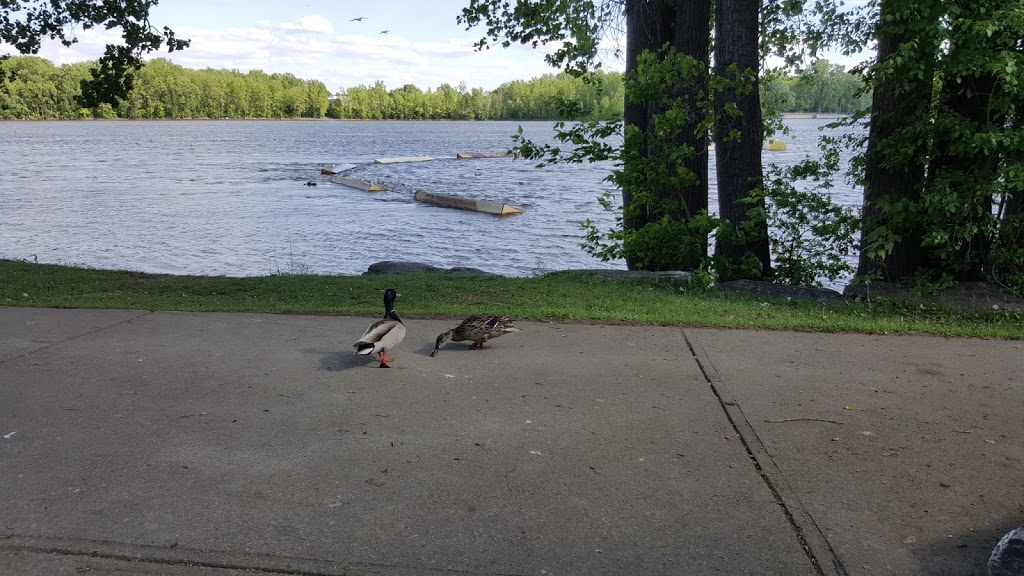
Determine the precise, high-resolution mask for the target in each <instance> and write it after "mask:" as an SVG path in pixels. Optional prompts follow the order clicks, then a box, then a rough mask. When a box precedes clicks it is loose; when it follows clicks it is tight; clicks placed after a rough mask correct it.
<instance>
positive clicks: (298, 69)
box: [0, 16, 556, 92]
mask: <svg viewBox="0 0 1024 576" xmlns="http://www.w3.org/2000/svg"><path fill="white" fill-rule="evenodd" d="M333 30H334V27H333V25H332V23H331V22H330V21H329V20H328V19H327V18H324V17H322V16H305V17H303V18H300V19H298V20H296V21H289V22H277V23H274V22H271V21H268V20H263V21H260V22H258V23H256V24H254V25H252V26H246V27H232V28H226V29H220V30H211V29H207V28H201V27H195V26H177V27H175V32H176V33H177V35H178V37H179V38H188V39H190V40H191V45H190V46H189V48H187V49H185V50H182V51H177V52H173V53H167V52H166V51H162V52H159V53H152V54H150V55H148V56H147V57H148V58H167V59H168V60H171V61H172V62H174V63H176V64H178V65H181V66H184V67H186V68H194V69H203V68H223V69H234V70H239V71H241V72H248V71H250V70H262V71H264V72H267V73H275V72H277V73H291V74H294V75H295V76H297V77H299V78H304V79H316V80H321V81H322V82H324V84H325V85H326V86H327V88H328V90H330V91H331V92H336V91H339V90H342V89H344V88H348V87H352V86H357V85H372V84H373V83H374V82H376V81H377V80H381V81H383V82H384V83H385V84H386V85H387V86H388V88H398V87H401V86H403V85H405V84H414V85H416V86H417V87H419V88H421V89H423V90H427V89H436V88H437V87H438V86H440V85H441V84H444V83H447V84H451V85H453V86H455V85H458V84H459V83H460V82H465V83H466V84H467V86H469V87H470V88H478V87H479V88H484V89H486V90H492V89H494V88H496V87H497V86H498V85H500V84H502V83H505V82H509V81H512V80H528V79H530V78H534V77H536V76H540V75H541V74H545V73H552V72H556V70H554V69H552V68H550V67H548V66H547V65H546V64H545V63H544V53H545V52H544V51H542V50H534V49H531V48H528V47H524V46H519V45H514V46H511V47H509V48H508V49H501V48H494V49H491V50H486V51H483V52H478V51H476V50H475V49H474V48H473V41H474V40H473V38H471V37H469V35H464V36H463V37H462V38H458V37H454V36H455V34H454V33H453V34H452V36H453V37H449V38H429V39H423V40H417V39H413V38H409V37H406V36H404V35H402V34H401V33H398V32H392V33H390V34H383V35H382V34H379V33H378V30H377V29H376V27H374V28H371V30H372V32H369V33H367V34H342V35H336V34H334V32H333ZM78 37H79V43H78V44H75V45H74V46H72V47H71V48H64V47H62V46H60V44H59V43H55V42H49V43H46V44H44V47H43V50H42V51H41V52H40V56H42V57H44V58H48V59H49V60H51V61H53V62H54V63H55V64H58V65H59V64H66V63H71V62H81V61H84V60H92V59H96V58H98V57H99V56H100V55H102V53H103V48H104V46H105V45H106V44H107V43H118V42H120V40H121V39H120V35H119V32H118V31H117V30H113V31H111V30H97V29H91V30H85V31H81V32H79V34H78ZM2 51H3V50H0V52H2ZM6 51H13V50H6Z"/></svg>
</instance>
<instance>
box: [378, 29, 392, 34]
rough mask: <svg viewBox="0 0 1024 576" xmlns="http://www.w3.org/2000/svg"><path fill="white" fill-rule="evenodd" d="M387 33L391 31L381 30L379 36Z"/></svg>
mask: <svg viewBox="0 0 1024 576" xmlns="http://www.w3.org/2000/svg"><path fill="white" fill-rule="evenodd" d="M388 32H391V30H381V31H380V33H381V34H387V33H388Z"/></svg>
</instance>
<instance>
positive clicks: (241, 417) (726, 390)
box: [0, 307, 1024, 576]
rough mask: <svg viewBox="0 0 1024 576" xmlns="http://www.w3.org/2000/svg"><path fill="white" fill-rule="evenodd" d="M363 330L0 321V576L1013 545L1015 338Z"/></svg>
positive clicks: (930, 555) (801, 555) (966, 559)
mask: <svg viewBox="0 0 1024 576" xmlns="http://www.w3.org/2000/svg"><path fill="white" fill-rule="evenodd" d="M399 312H400V311H399ZM371 320H372V319H370V318H351V317H330V316H283V315H257V314H212V313H175V312H139V311H90V310H51V309H30V308H4V307H0V574H65V573H66V574H78V573H82V572H90V573H96V574H170V575H178V574H189V575H191V574H199V575H218V576H220V575H230V574H243V573H246V574H251V573H267V574H308V575H321V574H380V575H385V576H405V575H412V574H488V575H493V574H502V575H513V574H514V575H527V574H551V575H559V574H757V575H772V574H779V575H790V574H793V575H803V574H808V575H814V574H829V575H835V574H857V575H861V574H863V575H871V574H942V575H971V574H978V575H981V574H983V573H984V564H985V561H986V559H987V557H988V553H989V550H990V549H991V547H992V546H993V545H994V544H995V542H996V541H997V540H998V539H999V537H1000V536H1001V535H1002V534H1003V533H1005V532H1006V531H1007V530H1009V529H1011V528H1013V527H1016V526H1018V525H1020V524H1021V523H1022V522H1024V490H1022V489H1021V487H1022V482H1021V479H1022V478H1024V426H1021V418H1020V413H1021V407H1022V406H1024V379H1022V374H1024V350H1022V348H1021V342H1019V341H1017V342H1012V341H985V340H970V339H956V340H954V339H943V338H931V337H895V336H865V335H819V334H799V333H782V332H755V331H740V330H728V331H724V330H709V329H691V328H678V327H651V326H600V325H573V324H549V323H531V322H517V323H516V325H517V326H519V327H520V328H522V329H523V332H522V333H519V334H510V335H507V336H503V337H501V338H499V339H497V340H494V341H491V342H490V343H488V345H487V346H486V347H485V349H484V350H480V351H475V350H469V349H468V348H467V346H466V345H465V344H462V343H452V344H449V346H448V347H446V348H445V349H443V350H442V351H441V352H440V353H439V354H438V355H437V357H435V358H430V357H429V353H430V351H431V350H432V348H433V340H434V337H436V336H437V334H439V333H440V332H442V331H443V330H444V329H446V328H449V327H451V326H453V325H454V324H455V323H457V322H454V321H451V320H406V325H407V327H408V336H407V337H406V340H405V342H403V344H402V345H401V346H400V347H399V348H397V349H396V350H395V352H394V355H395V356H396V361H395V363H394V366H395V367H394V368H392V369H390V370H385V369H379V368H376V363H375V362H373V361H372V360H370V359H367V358H366V357H362V356H356V355H354V354H352V353H351V343H352V342H353V341H355V340H356V339H357V338H358V336H359V335H360V334H361V333H362V330H363V329H364V328H365V327H366V325H367V324H368V323H369V322H370V321H371Z"/></svg>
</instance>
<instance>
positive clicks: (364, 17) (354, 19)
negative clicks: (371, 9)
mask: <svg viewBox="0 0 1024 576" xmlns="http://www.w3.org/2000/svg"><path fill="white" fill-rule="evenodd" d="M363 20H366V16H360V17H359V18H353V19H351V20H349V22H362V21H363Z"/></svg>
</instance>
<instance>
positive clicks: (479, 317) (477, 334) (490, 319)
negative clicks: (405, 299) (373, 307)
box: [353, 288, 519, 368]
mask: <svg viewBox="0 0 1024 576" xmlns="http://www.w3.org/2000/svg"><path fill="white" fill-rule="evenodd" d="M397 296H398V293H397V292H395V289H394V288H388V289H387V290H385V291H384V319H382V320H378V321H376V322H374V323H373V324H370V326H369V327H368V328H367V329H366V332H363V335H362V336H361V337H360V338H359V341H358V342H356V343H355V344H353V347H354V348H355V349H356V354H363V355H367V356H368V355H370V354H376V355H377V356H378V357H380V367H381V368H390V367H391V365H390V364H389V362H392V361H394V358H392V357H389V356H388V352H389V351H390V350H391V349H392V348H394V347H395V346H398V345H399V344H400V343H401V342H402V340H403V339H405V324H402V320H401V319H400V318H399V317H398V314H395V298H396V297H397ZM509 332H519V329H518V328H516V327H515V326H513V325H512V320H510V319H508V318H505V317H503V316H491V315H487V314H473V315H472V316H469V317H468V318H466V319H465V320H463V321H462V324H459V325H458V326H456V327H455V328H452V329H451V330H448V331H447V332H443V333H442V334H440V335H439V336H438V337H437V340H436V341H435V342H434V351H433V352H431V353H430V355H431V356H434V355H435V354H437V352H438V351H439V350H440V349H441V348H443V347H444V345H445V344H447V343H448V342H464V341H466V340H472V341H473V343H472V344H470V345H469V347H470V348H473V349H479V348H482V347H483V345H484V342H487V341H488V340H490V339H492V338H497V337H498V336H501V335H502V334H508V333H509Z"/></svg>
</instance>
